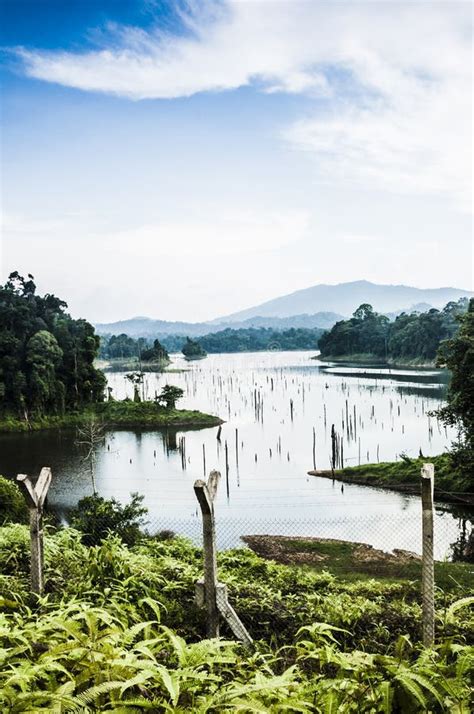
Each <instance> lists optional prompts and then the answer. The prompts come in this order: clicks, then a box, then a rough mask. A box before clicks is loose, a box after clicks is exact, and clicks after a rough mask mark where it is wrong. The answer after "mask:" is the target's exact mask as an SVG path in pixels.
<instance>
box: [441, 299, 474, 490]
mask: <svg viewBox="0 0 474 714" xmlns="http://www.w3.org/2000/svg"><path fill="white" fill-rule="evenodd" d="M457 320H458V322H459V324H460V328H459V332H458V334H457V335H456V337H453V338H451V339H450V340H446V341H444V342H442V343H441V345H440V348H439V352H438V366H440V367H446V368H447V369H449V370H450V371H451V381H450V384H449V388H448V394H447V404H446V406H445V407H442V408H441V409H439V410H438V412H437V414H438V416H439V417H440V418H441V419H442V420H443V422H444V423H445V424H448V425H450V426H455V427H457V429H458V432H459V441H458V443H457V444H455V445H454V448H453V451H452V458H453V463H454V464H455V465H456V466H457V467H458V468H459V469H460V470H461V472H462V473H463V474H466V475H467V478H468V479H469V481H470V482H472V484H473V487H474V298H471V300H470V301H469V307H468V310H467V312H466V313H464V314H462V315H458V317H457Z"/></svg>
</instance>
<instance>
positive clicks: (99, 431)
mask: <svg viewBox="0 0 474 714" xmlns="http://www.w3.org/2000/svg"><path fill="white" fill-rule="evenodd" d="M104 439H105V434H104V425H103V424H102V423H101V422H100V421H98V420H97V419H96V417H95V416H91V417H90V418H89V419H87V420H86V421H85V422H84V424H82V425H81V426H78V427H77V438H76V442H75V443H76V444H77V446H81V447H83V449H84V451H85V455H84V462H85V463H88V464H89V469H90V474H91V481H92V493H93V494H96V493H97V488H96V483H95V462H96V452H97V449H98V448H99V446H101V445H102V444H103V443H104Z"/></svg>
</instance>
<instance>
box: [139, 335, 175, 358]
mask: <svg viewBox="0 0 474 714" xmlns="http://www.w3.org/2000/svg"><path fill="white" fill-rule="evenodd" d="M142 360H143V362H161V363H168V362H169V361H170V358H169V354H168V352H167V351H166V350H165V348H164V347H163V345H162V344H161V343H160V341H159V340H158V339H157V340H154V342H153V347H150V349H148V350H144V351H143V352H142Z"/></svg>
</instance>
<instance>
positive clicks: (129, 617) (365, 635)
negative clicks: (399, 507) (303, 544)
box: [0, 524, 474, 714]
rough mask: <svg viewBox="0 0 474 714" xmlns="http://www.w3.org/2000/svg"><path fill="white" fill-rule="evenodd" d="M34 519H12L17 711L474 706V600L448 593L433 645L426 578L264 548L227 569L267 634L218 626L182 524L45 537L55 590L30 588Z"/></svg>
mask: <svg viewBox="0 0 474 714" xmlns="http://www.w3.org/2000/svg"><path fill="white" fill-rule="evenodd" d="M28 538H29V536H28V530H27V528H26V526H23V525H20V524H12V525H9V526H5V527H4V528H0V569H1V570H0V572H1V573H2V575H1V576H0V593H1V596H0V638H1V643H0V658H1V663H2V666H1V667H0V710H1V711H2V712H3V711H5V712H39V711H45V712H46V711H47V712H111V711H114V712H124V713H125V712H139V711H152V712H203V713H204V712H262V713H263V712H270V713H272V712H275V713H276V712H321V713H322V712H328V714H329V713H331V712H334V713H335V712H342V713H344V712H362V713H366V712H367V713H368V712H374V713H377V712H403V713H405V712H407V713H408V714H409V713H410V712H422V711H431V712H443V711H446V712H466V714H467V712H469V711H470V702H469V697H470V686H469V685H470V681H471V679H470V678H471V677H472V670H473V663H474V657H473V648H472V645H473V631H474V628H473V626H474V612H473V608H472V605H473V603H474V598H469V597H467V596H466V592H465V591H464V590H463V589H462V588H461V587H459V588H458V589H457V591H456V590H454V591H453V592H450V593H445V592H442V591H438V593H437V623H436V627H437V632H436V642H437V644H436V646H435V647H433V648H430V649H425V648H423V647H422V646H421V644H420V601H419V594H418V588H417V587H416V586H415V585H414V584H411V585H410V584H403V583H384V582H379V581H376V580H366V581H363V582H362V581H361V582H356V583H348V582H344V581H342V580H340V579H338V578H336V577H335V576H333V575H331V574H329V573H327V572H321V573H315V572H310V571H307V570H303V569H299V568H294V567H288V566H285V565H278V564H276V563H273V562H270V561H266V560H264V559H262V558H260V557H259V556H257V555H256V554H254V553H253V552H251V551H250V550H246V549H240V550H234V551H228V552H225V553H221V554H220V556H219V577H220V579H221V580H222V581H224V582H226V583H227V585H228V589H229V597H230V601H231V603H232V604H233V606H234V608H235V609H236V611H237V612H238V613H239V615H240V617H241V618H242V620H243V622H244V624H245V625H246V627H247V629H248V630H249V632H250V633H251V635H252V637H253V638H254V640H255V643H254V645H253V646H252V648H251V649H247V650H245V649H244V648H243V647H242V646H241V645H239V644H237V643H235V642H233V641H232V640H231V637H230V633H228V632H225V631H223V633H222V634H223V639H221V640H207V639H202V638H203V637H204V631H205V626H204V615H203V612H202V611H201V610H199V609H198V608H197V607H196V605H195V604H194V583H195V581H196V580H197V579H198V577H199V576H200V575H201V571H202V553H201V551H199V550H198V549H196V548H194V547H193V546H192V545H191V544H190V543H189V542H188V541H186V540H184V539H182V538H176V537H175V538H167V539H163V540H160V539H159V538H157V539H144V540H143V542H142V543H140V544H138V545H136V546H134V547H133V548H128V547H126V546H125V545H123V544H122V543H121V542H120V540H119V539H118V538H117V537H110V538H108V539H106V540H105V541H104V542H103V543H102V544H101V545H98V546H94V547H86V546H85V545H83V544H82V542H81V535H80V533H79V532H77V531H75V530H73V529H63V530H58V531H56V532H53V531H51V532H49V533H48V535H47V537H46V538H45V590H46V592H45V595H44V597H43V598H41V599H40V600H39V601H37V602H34V603H32V601H31V599H30V597H29V594H28V567H29V561H28V552H29V551H28Z"/></svg>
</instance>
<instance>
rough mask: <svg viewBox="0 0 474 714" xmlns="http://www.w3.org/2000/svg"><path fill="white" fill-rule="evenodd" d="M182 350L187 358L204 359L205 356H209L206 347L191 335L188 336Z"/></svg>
mask: <svg viewBox="0 0 474 714" xmlns="http://www.w3.org/2000/svg"><path fill="white" fill-rule="evenodd" d="M181 352H182V353H183V355H184V356H185V357H186V359H187V360H195V359H204V357H207V352H206V350H205V349H204V347H203V346H202V345H201V344H200V343H199V342H198V341H197V340H191V339H190V338H189V337H186V342H185V343H184V345H183V349H182V350H181Z"/></svg>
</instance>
